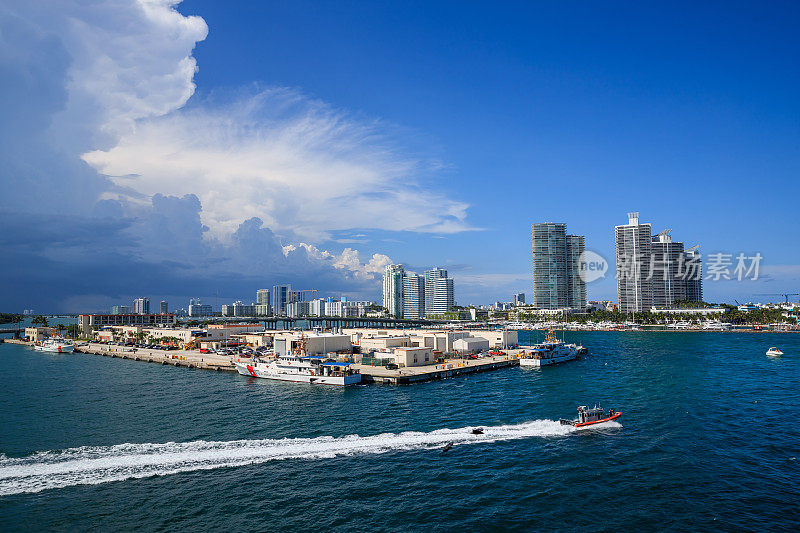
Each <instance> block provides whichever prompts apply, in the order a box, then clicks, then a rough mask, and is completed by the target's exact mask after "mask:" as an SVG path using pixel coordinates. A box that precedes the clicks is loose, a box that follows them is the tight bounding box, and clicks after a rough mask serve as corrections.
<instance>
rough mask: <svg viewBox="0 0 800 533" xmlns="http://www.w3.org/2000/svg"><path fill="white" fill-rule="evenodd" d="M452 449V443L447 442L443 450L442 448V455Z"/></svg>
mask: <svg viewBox="0 0 800 533" xmlns="http://www.w3.org/2000/svg"><path fill="white" fill-rule="evenodd" d="M452 447H453V443H452V442H448V443H447V444H445V445H444V448H442V453H444V452H448V451H450V448H452Z"/></svg>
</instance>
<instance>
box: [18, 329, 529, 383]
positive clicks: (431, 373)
mask: <svg viewBox="0 0 800 533" xmlns="http://www.w3.org/2000/svg"><path fill="white" fill-rule="evenodd" d="M5 341H6V342H8V343H14V344H23V345H29V346H32V345H33V343H32V342H27V341H21V340H12V339H5ZM521 352H522V350H504V354H503V355H493V356H489V357H482V358H478V359H448V360H446V361H445V362H443V363H438V364H435V365H427V366H413V367H403V368H398V369H396V370H389V369H387V368H386V367H383V366H370V365H361V364H356V365H353V366H354V367H355V368H357V369H358V370H359V371H360V372H361V376H362V382H363V383H388V384H404V383H417V382H422V381H431V380H436V379H446V378H450V377H455V376H460V375H463V374H472V373H475V372H486V371H488V370H496V369H499V368H507V367H511V366H518V365H519V356H520V353H521ZM75 353H85V354H92V355H102V356H105V357H116V358H119V359H131V360H133V361H142V362H146V363H155V364H159V365H171V366H180V367H185V368H197V369H203V370H215V371H228V372H235V371H236V367H235V366H234V364H233V361H234V360H235V359H236V358H235V357H233V356H225V355H217V354H213V353H200V352H199V351H196V350H158V349H149V348H132V347H129V346H116V345H108V344H100V343H94V342H92V343H88V344H82V345H80V346H76V348H75Z"/></svg>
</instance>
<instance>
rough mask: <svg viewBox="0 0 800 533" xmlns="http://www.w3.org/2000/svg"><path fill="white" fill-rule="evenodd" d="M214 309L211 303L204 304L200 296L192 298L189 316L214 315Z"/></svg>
mask: <svg viewBox="0 0 800 533" xmlns="http://www.w3.org/2000/svg"><path fill="white" fill-rule="evenodd" d="M213 315H214V310H213V309H212V308H211V306H210V305H203V304H202V303H201V302H200V298H192V299H190V300H189V316H192V317H194V316H213Z"/></svg>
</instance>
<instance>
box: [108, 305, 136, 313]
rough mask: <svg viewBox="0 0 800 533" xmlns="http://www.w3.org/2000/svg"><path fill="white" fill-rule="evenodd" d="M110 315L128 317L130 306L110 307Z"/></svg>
mask: <svg viewBox="0 0 800 533" xmlns="http://www.w3.org/2000/svg"><path fill="white" fill-rule="evenodd" d="M111 314H112V315H129V314H131V306H130V305H112V306H111Z"/></svg>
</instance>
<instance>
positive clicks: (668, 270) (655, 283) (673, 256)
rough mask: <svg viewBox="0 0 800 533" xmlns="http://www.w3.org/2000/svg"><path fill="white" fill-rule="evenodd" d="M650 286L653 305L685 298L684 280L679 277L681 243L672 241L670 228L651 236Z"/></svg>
mask: <svg viewBox="0 0 800 533" xmlns="http://www.w3.org/2000/svg"><path fill="white" fill-rule="evenodd" d="M650 248H651V250H652V254H653V256H652V257H651V259H650V288H651V289H652V291H653V305H654V306H656V307H667V306H670V305H672V303H673V302H676V301H680V300H685V299H686V281H685V280H683V279H680V274H681V272H680V268H681V265H682V259H681V258H682V257H683V256H684V251H683V243H682V242H673V240H672V230H669V229H667V230H664V231H662V232H661V233H659V234H658V235H656V236H654V237H653V241H652V243H651V245H650Z"/></svg>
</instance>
